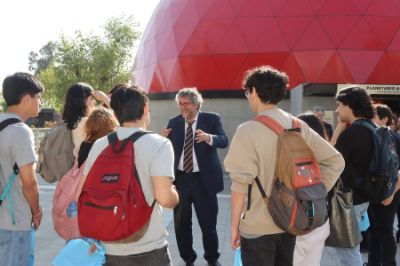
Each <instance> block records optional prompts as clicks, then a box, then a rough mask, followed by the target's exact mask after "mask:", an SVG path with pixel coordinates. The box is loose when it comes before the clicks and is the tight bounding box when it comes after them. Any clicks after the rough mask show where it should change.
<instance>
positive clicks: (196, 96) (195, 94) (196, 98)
mask: <svg viewBox="0 0 400 266" xmlns="http://www.w3.org/2000/svg"><path fill="white" fill-rule="evenodd" d="M182 97H185V98H187V99H189V100H190V101H191V102H192V103H193V104H198V105H199V107H201V105H202V104H203V97H202V96H201V94H200V92H199V91H198V90H197V88H195V87H193V88H183V89H181V90H179V91H178V93H177V94H176V96H175V101H176V102H177V103H178V101H179V98H182Z"/></svg>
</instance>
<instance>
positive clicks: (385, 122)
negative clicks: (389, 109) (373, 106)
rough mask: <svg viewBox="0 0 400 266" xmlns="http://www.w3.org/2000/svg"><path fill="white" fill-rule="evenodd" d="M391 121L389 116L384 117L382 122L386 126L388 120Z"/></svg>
mask: <svg viewBox="0 0 400 266" xmlns="http://www.w3.org/2000/svg"><path fill="white" fill-rule="evenodd" d="M388 121H389V117H384V118H383V119H382V122H383V124H384V125H385V126H386V125H387V122H388Z"/></svg>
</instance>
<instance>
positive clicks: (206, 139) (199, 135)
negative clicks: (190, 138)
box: [195, 129, 211, 143]
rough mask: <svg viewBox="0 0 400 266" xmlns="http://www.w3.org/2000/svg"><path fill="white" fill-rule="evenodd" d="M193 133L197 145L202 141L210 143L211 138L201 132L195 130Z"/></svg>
mask: <svg viewBox="0 0 400 266" xmlns="http://www.w3.org/2000/svg"><path fill="white" fill-rule="evenodd" d="M195 132H196V138H195V140H196V141H197V143H199V142H202V141H204V142H206V143H209V142H210V141H211V136H210V135H209V134H207V133H205V132H204V131H203V130H201V129H197V130H196V131H195Z"/></svg>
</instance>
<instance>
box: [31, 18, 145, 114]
mask: <svg viewBox="0 0 400 266" xmlns="http://www.w3.org/2000/svg"><path fill="white" fill-rule="evenodd" d="M137 26H138V24H137V23H136V22H135V20H134V18H133V17H132V16H130V17H126V16H123V17H120V18H111V19H109V20H108V21H107V22H106V23H105V25H103V26H102V29H103V32H102V34H100V35H94V34H92V33H90V34H86V35H84V34H83V33H82V32H81V31H79V30H78V31H76V32H75V35H74V36H72V37H68V36H65V35H62V36H61V37H60V38H59V40H57V41H56V42H48V43H47V44H46V45H44V46H43V48H42V49H40V51H39V54H37V53H35V52H31V53H30V56H29V67H30V68H31V70H33V71H34V73H35V74H36V75H37V77H38V78H39V79H40V80H41V81H42V83H43V85H44V86H45V88H46V92H45V93H44V94H43V106H46V107H54V108H56V109H57V110H60V108H61V106H62V102H63V100H64V97H65V93H66V91H67V89H68V88H69V87H70V86H71V85H72V84H73V83H76V82H87V83H89V84H90V85H91V86H93V88H95V89H100V90H102V91H104V92H108V91H109V90H110V89H111V88H112V87H113V86H114V85H115V84H117V83H127V82H128V81H129V78H130V64H131V63H132V58H133V55H132V51H133V47H134V45H135V42H136V41H137V40H138V39H139V37H140V33H139V32H138V31H137Z"/></svg>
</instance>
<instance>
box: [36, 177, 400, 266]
mask: <svg viewBox="0 0 400 266" xmlns="http://www.w3.org/2000/svg"><path fill="white" fill-rule="evenodd" d="M40 187H41V192H40V195H41V197H40V201H41V205H42V208H43V213H44V217H43V222H42V225H41V228H40V230H39V231H38V232H37V235H36V252H35V254H36V260H35V265H37V266H48V265H52V264H51V261H52V259H53V258H54V257H55V256H56V255H57V253H58V252H59V251H60V250H61V249H62V247H63V246H64V244H65V241H64V240H63V239H61V238H59V237H58V236H57V234H56V232H54V230H53V227H52V222H51V204H52V203H51V200H52V195H53V192H54V186H48V185H46V184H45V183H42V182H41V186H40ZM225 187H227V188H229V184H228V181H227V184H226V185H225ZM218 203H219V215H218V225H217V229H218V235H219V239H220V252H221V258H220V262H221V264H222V265H224V266H229V265H233V251H232V249H231V248H230V244H229V241H230V228H229V222H230V204H229V203H230V199H229V191H228V189H226V190H225V191H223V192H222V193H221V194H220V195H219V197H218ZM194 221H195V222H194V248H195V250H196V252H197V255H198V259H197V260H196V262H195V265H196V266H203V265H204V266H205V265H207V263H206V261H205V260H204V259H203V258H202V256H203V251H202V250H203V249H202V240H201V231H200V228H199V226H198V223H197V222H196V220H195V217H194ZM165 224H166V226H167V230H168V233H169V236H168V242H169V246H170V252H171V256H172V259H173V262H174V265H178V266H181V265H184V263H183V261H182V260H181V259H180V257H179V254H178V250H177V245H176V240H175V234H174V225H173V221H172V212H171V211H170V210H166V212H165ZM365 260H366V258H365V255H364V261H365ZM397 264H398V265H400V255H399V252H398V253H397ZM266 265H267V264H266ZM321 265H322V266H340V262H339V261H338V260H337V258H336V253H335V250H334V249H332V248H325V250H324V254H323V258H322V263H321ZM77 266H78V265H77ZM143 266H145V265H143ZM305 266H307V265H305Z"/></svg>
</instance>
